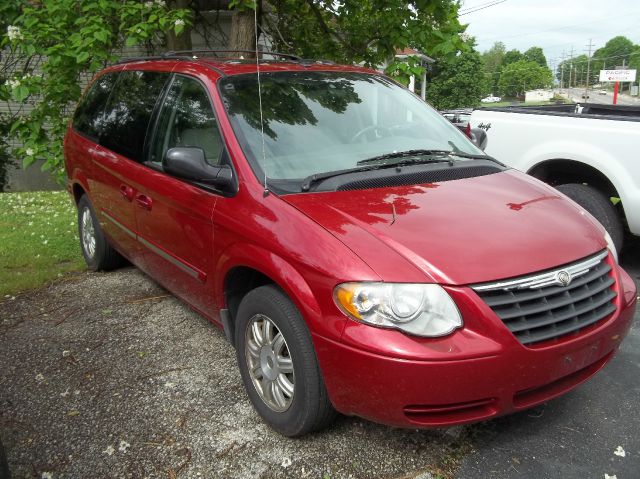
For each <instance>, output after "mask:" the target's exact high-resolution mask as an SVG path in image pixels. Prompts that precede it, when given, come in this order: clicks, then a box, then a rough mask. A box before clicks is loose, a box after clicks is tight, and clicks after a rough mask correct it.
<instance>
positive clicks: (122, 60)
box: [115, 55, 193, 65]
mask: <svg viewBox="0 0 640 479" xmlns="http://www.w3.org/2000/svg"><path fill="white" fill-rule="evenodd" d="M149 60H193V58H192V57H188V56H177V55H176V56H172V57H167V56H166V55H151V56H148V57H128V58H120V59H119V60H118V61H117V62H115V64H116V65H120V64H122V63H133V62H144V61H149Z"/></svg>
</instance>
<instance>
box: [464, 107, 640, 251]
mask: <svg viewBox="0 0 640 479" xmlns="http://www.w3.org/2000/svg"><path fill="white" fill-rule="evenodd" d="M470 124H471V128H481V129H483V130H485V131H486V133H487V145H486V147H485V151H486V152H487V154H489V155H491V156H493V157H494V158H496V159H497V160H499V161H501V162H503V163H505V164H506V165H509V166H511V167H513V168H516V169H518V170H521V171H524V172H526V173H529V174H530V175H532V176H535V177H536V178H538V179H540V180H542V181H544V182H546V183H549V184H550V185H552V186H554V187H556V188H557V189H558V190H560V191H561V192H562V193H564V194H565V195H567V196H569V197H570V198H571V199H573V200H574V201H575V202H576V203H578V204H580V205H581V206H582V207H583V208H584V209H586V210H587V211H588V212H589V213H591V214H592V215H593V216H594V217H595V218H596V219H598V220H599V221H600V222H601V223H602V225H603V226H604V227H605V228H606V229H607V231H609V234H610V235H611V237H612V239H613V242H614V244H615V246H616V248H617V249H618V251H620V248H621V247H622V242H623V237H624V231H625V228H626V229H627V230H628V231H630V232H631V233H633V234H635V235H640V108H638V107H623V106H615V107H614V106H612V105H611V106H610V105H594V104H585V105H583V106H580V105H552V106H546V107H540V106H538V107H503V108H482V109H478V110H474V111H473V113H472V114H471V119H470Z"/></svg>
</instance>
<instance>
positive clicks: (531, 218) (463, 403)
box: [64, 55, 636, 436]
mask: <svg viewBox="0 0 640 479" xmlns="http://www.w3.org/2000/svg"><path fill="white" fill-rule="evenodd" d="M64 151H65V160H66V171H67V175H68V190H69V192H70V193H71V195H72V196H73V198H74V199H75V202H76V204H77V208H78V227H79V234H80V243H81V247H82V252H83V255H84V257H85V259H86V262H87V264H88V266H89V268H90V269H92V270H109V269H112V268H115V267H117V266H118V265H120V264H121V263H122V261H123V259H126V260H128V261H129V262H131V263H133V264H134V265H135V266H137V267H138V268H140V269H141V270H142V271H144V272H145V273H146V274H148V275H149V276H150V277H152V278H153V279H154V280H155V281H157V282H159V283H160V284H162V285H163V286H164V287H165V288H166V289H168V290H169V291H171V292H172V293H173V294H174V295H175V296H177V297H178V298H180V299H181V300H182V301H184V302H185V303H186V304H188V305H189V306H190V307H191V308H193V309H195V310H196V311H198V312H199V313H200V314H202V315H203V316H205V317H206V318H208V319H209V320H210V321H211V322H212V323H214V324H215V325H217V326H219V327H220V328H222V329H223V331H224V334H226V337H227V338H228V339H229V341H230V342H231V343H232V344H233V346H234V347H235V349H236V351H237V361H238V366H239V369H240V372H241V376H242V380H243V382H244V386H245V388H246V391H247V395H248V397H249V399H250V400H251V402H252V403H253V406H254V407H255V409H256V411H257V412H258V413H259V414H260V415H261V416H262V418H263V419H264V420H265V421H266V422H267V423H268V424H269V425H270V426H271V427H273V428H274V429H275V430H277V431H279V432H280V433H282V434H285V435H288V436H296V435H301V434H305V433H308V432H310V431H314V430H318V429H320V428H322V427H325V426H326V425H328V424H329V423H330V422H331V420H332V419H333V418H334V417H335V415H336V412H340V413H342V414H346V415H356V416H360V417H363V418H366V419H369V420H372V421H377V422H380V423H384V424H388V425H392V426H400V427H409V428H423V427H424V428H427V427H440V426H449V425H453V424H462V423H470V422H475V421H480V420H486V419H489V418H494V417H496V416H499V415H502V414H506V413H511V412H514V411H520V410H524V409H526V408H529V407H532V406H534V405H537V404H540V403H542V402H545V401H547V400H549V399H551V398H554V397H557V396H559V395H561V394H564V393H566V392H567V391H569V390H571V389H572V388H574V387H575V386H576V385H578V384H580V383H582V382H583V381H585V380H586V379H588V378H590V377H591V376H593V375H594V374H595V373H596V372H598V371H599V370H600V369H601V368H602V367H603V366H604V365H605V364H606V363H607V362H608V361H610V360H611V358H612V357H613V355H614V354H615V353H616V351H617V350H618V348H619V346H620V343H621V341H622V340H623V338H624V337H625V335H626V334H627V332H628V330H629V328H630V325H631V321H632V318H633V313H634V309H635V307H636V289H635V286H634V283H633V281H632V280H631V279H630V278H629V276H628V275H627V274H626V273H625V272H624V271H623V270H622V269H621V268H620V266H618V264H617V257H616V251H615V249H614V247H613V245H612V243H611V240H610V238H609V236H608V235H607V233H606V232H605V230H604V229H603V227H602V226H601V225H600V224H599V223H597V221H596V220H594V218H593V217H591V216H590V215H589V214H588V213H587V212H586V211H585V210H584V209H582V208H581V207H580V206H578V205H577V204H576V203H574V202H572V201H571V200H569V199H568V198H567V197H565V196H563V195H562V194H561V193H559V192H558V191H556V190H555V189H553V188H551V187H549V186H547V185H545V184H543V183H542V182H540V181H537V180H536V179H534V178H532V177H530V176H527V175H525V174H523V173H521V172H519V171H516V170H513V169H510V168H507V167H505V166H504V165H503V164H501V163H499V162H497V161H496V160H494V159H493V158H491V157H489V156H487V155H485V154H484V153H483V151H482V150H480V149H479V148H477V147H476V146H475V145H474V144H473V143H472V142H471V141H470V140H469V139H468V138H467V137H466V136H465V135H464V134H463V133H461V132H460V131H459V130H458V129H457V128H456V127H455V126H453V125H451V124H450V123H449V122H448V121H447V120H446V119H445V118H443V117H442V116H441V115H440V114H438V113H437V112H436V111H435V110H434V109H432V108H431V107H430V106H429V105H428V104H426V103H425V102H424V101H422V100H421V99H420V98H418V97H416V96H415V95H414V94H412V93H411V92H409V91H408V90H406V89H404V88H403V87H401V86H399V85H398V84H396V83H395V82H394V81H392V80H391V79H389V78H387V77H385V76H384V75H382V74H380V73H378V72H376V71H373V70H369V69H365V68H361V67H356V66H340V65H335V64H331V63H329V62H321V61H317V62H316V61H307V60H301V59H298V58H295V57H291V56H285V57H284V59H278V57H277V56H275V55H274V56H270V57H268V56H267V55H264V56H263V58H261V59H260V60H259V61H258V62H257V63H256V61H255V60H247V61H243V60H237V59H225V58H218V57H206V56H205V57H202V58H197V57H195V56H179V55H166V56H163V57H155V58H147V59H139V60H133V61H127V62H122V63H119V64H116V65H113V66H110V67H108V68H106V69H105V70H104V71H102V72H100V73H99V74H98V75H97V77H96V78H95V79H94V81H93V82H92V83H91V85H90V86H89V87H88V89H87V92H86V94H85V95H84V97H83V99H82V100H81V102H80V103H79V106H78V107H77V110H76V112H75V115H74V117H73V120H72V121H71V123H70V125H69V128H68V132H67V134H66V138H65V144H64ZM211 361H212V364H213V362H214V361H215V358H211ZM210 387H211V389H212V390H213V389H215V388H216V385H215V384H211V385H210Z"/></svg>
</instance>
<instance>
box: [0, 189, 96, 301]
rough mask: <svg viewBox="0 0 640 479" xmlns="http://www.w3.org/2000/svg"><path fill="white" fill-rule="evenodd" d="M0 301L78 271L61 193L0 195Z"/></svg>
mask: <svg viewBox="0 0 640 479" xmlns="http://www.w3.org/2000/svg"><path fill="white" fill-rule="evenodd" d="M0 225H2V228H1V229H0V298H2V297H3V296H5V295H11V294H15V293H17V292H19V291H24V290H25V289H31V288H36V287H38V286H40V285H42V284H44V283H46V282H47V281H51V280H53V279H56V278H58V277H59V276H61V275H62V274H63V273H66V272H68V271H73V270H80V269H82V268H83V264H84V263H83V260H82V255H81V253H80V244H79V242H78V235H77V233H76V221H75V208H74V206H73V202H72V201H71V199H70V197H69V195H68V194H67V192H66V191H55V192H37V193H3V194H1V195H0Z"/></svg>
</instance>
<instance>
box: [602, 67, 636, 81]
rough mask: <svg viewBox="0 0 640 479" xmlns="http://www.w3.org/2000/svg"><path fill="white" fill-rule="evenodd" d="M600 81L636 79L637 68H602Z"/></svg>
mask: <svg viewBox="0 0 640 479" xmlns="http://www.w3.org/2000/svg"><path fill="white" fill-rule="evenodd" d="M600 81H601V82H603V81H636V70H600Z"/></svg>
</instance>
